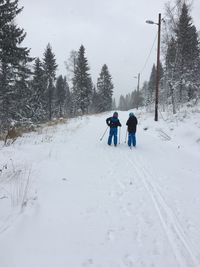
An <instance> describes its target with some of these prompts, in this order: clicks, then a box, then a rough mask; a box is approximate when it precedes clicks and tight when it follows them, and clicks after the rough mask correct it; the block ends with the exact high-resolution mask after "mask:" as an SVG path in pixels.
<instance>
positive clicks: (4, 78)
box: [0, 0, 32, 127]
mask: <svg viewBox="0 0 200 267" xmlns="http://www.w3.org/2000/svg"><path fill="white" fill-rule="evenodd" d="M21 11H22V8H18V0H15V1H6V0H1V1H0V121H1V126H2V127H7V125H8V124H9V120H11V119H13V118H14V116H15V113H16V112H19V110H17V107H16V103H17V101H19V99H18V98H17V97H18V94H15V86H16V87H18V84H19V83H18V82H19V81H20V83H21V84H22V83H23V87H24V88H25V87H26V79H27V77H26V73H27V72H28V67H27V63H28V62H31V61H32V59H31V58H30V57H29V49H28V48H26V47H22V42H23V40H24V38H25V36H26V34H25V33H24V30H23V29H20V28H19V27H18V26H17V25H16V24H15V18H16V16H17V15H18V14H19V13H20V12H21ZM16 83H17V84H16ZM18 89H19V88H18ZM23 104H25V103H23ZM18 107H19V106H18ZM20 107H21V105H20Z"/></svg>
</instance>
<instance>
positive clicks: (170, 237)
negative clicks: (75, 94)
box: [0, 117, 200, 267]
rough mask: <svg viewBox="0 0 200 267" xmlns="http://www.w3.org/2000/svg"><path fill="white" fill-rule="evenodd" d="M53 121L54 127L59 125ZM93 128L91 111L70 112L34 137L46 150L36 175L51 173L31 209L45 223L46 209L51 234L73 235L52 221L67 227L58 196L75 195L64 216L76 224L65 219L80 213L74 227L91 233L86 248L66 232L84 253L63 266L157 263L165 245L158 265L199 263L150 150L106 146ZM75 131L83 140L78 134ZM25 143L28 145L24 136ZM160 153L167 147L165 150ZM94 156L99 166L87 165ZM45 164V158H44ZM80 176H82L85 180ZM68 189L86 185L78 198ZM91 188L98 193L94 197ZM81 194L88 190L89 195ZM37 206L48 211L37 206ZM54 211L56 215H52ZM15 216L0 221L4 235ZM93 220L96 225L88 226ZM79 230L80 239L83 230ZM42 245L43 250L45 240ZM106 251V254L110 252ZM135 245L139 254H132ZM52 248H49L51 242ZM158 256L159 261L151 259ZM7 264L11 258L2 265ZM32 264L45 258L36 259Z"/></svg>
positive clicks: (114, 266)
mask: <svg viewBox="0 0 200 267" xmlns="http://www.w3.org/2000/svg"><path fill="white" fill-rule="evenodd" d="M86 126H87V127H88V128H89V129H88V128H87V127H86ZM58 129H59V131H58V132H56V130H58ZM90 131H91V132H92V131H93V125H92V124H90V119H89V118H87V117H86V118H85V119H83V120H81V121H80V120H78V119H77V120H75V122H74V123H72V125H71V124H70V125H64V126H61V127H55V128H51V130H50V131H49V132H48V131H47V132H46V135H45V137H44V136H40V139H39V140H38V137H35V145H36V146H37V145H38V146H40V145H41V143H42V145H44V149H43V150H44V152H43V157H44V158H42V155H41V162H39V161H40V157H39V159H37V161H38V165H35V166H36V167H37V168H38V167H39V168H40V169H39V170H38V175H39V176H40V178H42V177H43V178H45V181H44V183H45V182H47V181H48V183H49V185H50V186H49V187H47V189H46V188H45V187H44V188H42V189H41V191H40V192H39V201H41V199H42V202H40V203H38V201H37V203H38V206H37V205H36V207H39V208H38V210H37V208H36V207H35V208H36V213H37V212H38V214H39V215H40V216H39V215H38V216H39V217H38V216H37V220H41V222H40V224H41V225H42V226H43V227H44V226H45V223H43V222H42V220H44V219H46V218H45V216H47V219H48V221H49V222H50V226H51V227H50V229H51V230H53V233H52V236H53V237H54V238H55V237H56V238H57V235H61V236H62V234H63V236H65V235H69V236H73V234H75V233H76V232H75V231H74V229H71V230H72V233H70V229H69V231H68V230H67V229H66V230H65V231H64V233H62V229H57V228H56V227H57V225H56V220H57V221H58V222H59V223H60V225H61V226H62V225H63V227H64V225H65V224H64V220H65V219H66V217H64V218H63V216H66V214H65V210H67V209H68V208H69V207H70V205H69V204H68V203H66V207H65V206H64V205H63V206H61V202H65V201H66V202H67V201H72V202H73V201H75V200H76V202H77V203H75V205H74V207H76V205H77V208H78V213H79V214H76V213H73V212H72V214H69V215H70V216H72V221H69V224H68V226H69V227H73V225H72V224H71V225H70V223H73V219H80V222H79V223H78V222H76V224H75V225H76V226H74V227H80V228H81V227H83V228H84V227H86V225H88V226H87V227H88V228H86V229H85V231H86V233H85V234H86V235H88V236H89V238H88V239H87V241H88V244H86V247H84V248H81V247H78V245H77V248H76V247H75V244H76V243H77V244H78V242H79V241H78V240H77V239H75V240H74V241H73V240H71V242H72V244H71V246H72V248H70V250H71V251H72V252H73V253H75V254H76V250H78V251H79V252H80V254H81V255H80V259H76V260H75V259H74V262H73V263H72V262H70V263H69V265H67V267H68V266H69V267H90V266H94V267H127V266H128V267H142V266H143V267H149V266H152V267H153V266H155V267H161V265H160V263H161V259H160V258H159V257H162V255H164V253H165V248H166V249H167V246H169V248H170V250H169V249H167V251H166V253H168V254H167V255H170V253H171V254H173V256H172V257H171V259H170V260H169V261H167V262H166V263H165V259H163V263H162V264H163V266H165V267H168V266H169V265H170V263H171V266H172V264H176V265H173V267H179V266H180V267H198V266H200V262H199V261H198V259H197V257H198V253H199V252H198V248H195V246H194V244H193V243H192V241H191V240H189V237H188V236H187V233H186V232H185V230H184V227H183V226H182V225H181V223H180V221H179V219H178V217H177V216H176V214H175V212H174V211H173V208H172V207H170V204H169V203H168V202H167V199H166V198H165V195H164V191H163V190H162V188H161V186H160V185H158V182H157V181H158V180H159V179H158V177H157V172H156V171H155V168H153V167H154V166H152V165H150V164H149V163H148V158H147V157H146V156H150V153H151V152H149V154H142V150H140V146H139V147H137V148H136V149H132V150H129V148H128V147H127V144H126V145H124V144H123V143H121V144H120V145H119V146H118V147H116V148H115V147H113V146H111V147H108V146H107V145H106V141H105V140H106V139H107V135H106V136H105V137H104V138H105V139H104V142H100V143H97V142H96V141H95V134H96V135H97V134H98V128H96V129H95V132H94V133H93V138H92V139H91V140H89V139H88V138H87V137H88V132H90ZM160 132H161V133H162V136H161V137H164V139H165V140H170V138H169V137H168V136H167V135H166V134H165V135H163V132H162V131H160ZM65 133H67V134H65ZM107 134H108V133H107ZM145 134H146V133H145ZM140 135H141V139H142V137H144V133H143V132H141V133H140ZM142 135H143V136H142ZM80 137H81V140H79V138H80ZM41 138H42V139H41ZM148 138H149V139H148V142H149V143H151V142H152V143H154V142H153V141H152V140H153V138H154V137H153V136H151V135H149V137H148ZM75 140H77V141H75ZM15 145H17V143H16V144H15ZM21 145H22V144H21ZM23 145H26V142H24V144H23ZM45 149H46V150H45ZM157 149H158V150H160V151H162V149H163V148H159V144H158V146H157ZM70 151H76V153H72V154H70ZM84 151H85V153H86V152H87V153H86V155H87V157H88V158H85V157H84V154H85V153H84ZM98 153H99V154H98ZM162 153H163V154H164V152H162ZM145 155H146V156H145ZM65 158H66V159H68V161H67V160H66V163H65V161H64V160H63V159H65ZM44 159H45V160H44ZM76 160H77V162H78V163H79V164H80V166H79V164H78V168H80V169H81V170H78V169H77V168H76V169H73V168H74V166H76V165H73V164H75V162H76ZM92 160H93V162H94V163H98V164H97V165H95V166H94V168H95V167H96V168H97V167H98V166H99V167H98V168H99V169H97V170H96V172H95V171H92V167H93V166H91V165H90V162H92ZM43 161H44V162H43ZM49 162H50V163H49ZM47 163H48V164H47ZM45 164H47V165H46V166H45ZM86 164H88V165H86ZM43 165H44V166H43ZM45 167H46V168H45ZM48 168H50V170H48ZM54 172H55V175H56V172H58V173H59V175H61V176H60V177H57V179H55V178H54ZM73 172H74V173H75V174H74V176H73V177H70V174H71V175H72V174H73ZM50 173H51V174H52V175H51V176H50V175H49V174H50ZM36 174H37V172H36ZM78 174H80V177H77V176H78ZM47 175H49V176H50V179H49V180H48V179H46V176H47ZM82 175H83V177H82ZM72 178H73V179H72ZM82 178H84V179H85V183H84V181H82ZM51 187H53V188H54V187H55V190H60V191H59V193H58V192H57V191H54V193H53V191H52V192H51V194H50V195H48V190H49V189H51ZM78 187H82V188H78ZM77 189H78V190H77ZM70 190H72V193H77V194H79V193H80V192H81V191H83V192H84V193H83V194H86V192H88V195H87V194H86V195H83V196H80V197H79V196H77V199H76V198H75V197H74V196H73V198H70V195H69V196H68V194H70ZM73 190H74V191H73ZM93 191H94V192H93ZM95 194H96V198H95V199H92V197H94V196H95ZM65 195H67V197H66V196H65ZM52 196H53V199H52ZM85 197H88V199H89V201H88V203H87V200H85ZM100 198H103V199H100ZM92 200H93V201H92ZM48 203H49V206H50V205H51V207H50V209H49V213H48V206H47V205H48ZM67 204H68V205H67ZM41 212H44V213H45V214H43V213H42V214H41ZM154 212H155V213H154ZM54 215H55V216H57V217H56V218H54V217H53V216H54ZM73 216H75V217H73ZM98 218H99V219H100V220H102V223H101V221H100V222H99V221H98ZM37 220H36V226H37V223H38V221H37ZM44 222H45V221H44ZM12 223H13V220H12V221H11V220H10V223H9V224H7V225H6V224H5V225H4V226H3V228H2V229H1V231H3V232H4V234H5V235H6V233H5V230H6V229H8V228H9V227H10V225H11V224H12ZM81 223H83V226H82V225H80V224H81ZM43 224H44V225H43ZM53 227H54V228H53ZM89 227H91V229H89ZM93 227H94V229H92V228H93ZM95 227H96V228H98V231H99V233H95V232H94V230H95ZM26 228H27V227H26ZM156 228H158V234H159V235H160V236H159V235H158V236H156V233H155V232H154V231H155V229H156ZM44 230H45V229H44ZM63 230H64V229H63ZM26 231H27V233H28V234H29V229H26ZM77 231H79V232H80V229H78V228H77ZM148 231H151V232H150V236H148V235H147V233H148ZM56 232H57V233H56ZM80 233H81V232H80ZM25 234H26V233H25ZM41 234H43V233H41ZM46 234H48V233H46ZM94 234H98V235H97V237H96V240H95V237H94V236H93V235H94ZM76 235H77V233H76ZM90 235H91V236H90ZM44 236H45V235H44ZM81 237H82V238H83V240H84V237H83V236H81ZM65 238H66V237H65ZM74 238H75V237H74ZM76 238H77V237H76ZM160 240H161V241H160ZM164 240H167V242H168V244H165V243H164ZM145 241H148V242H149V244H150V246H151V247H145V244H144V242H145ZM24 242H25V241H24ZM34 242H36V241H34ZM150 242H152V243H150ZM159 242H161V244H162V246H164V247H163V248H162V249H161V248H159V246H160V243H159ZM36 244H37V242H36ZM42 244H45V245H47V246H48V240H47V241H46V242H45V240H44V241H43V242H42ZM63 244H64V243H63ZM80 244H81V243H80ZM80 244H79V246H80ZM126 245H127V247H126ZM61 246H62V243H61V244H58V248H60V249H61V250H63V248H62V247H61ZM73 249H74V250H73ZM46 250H47V251H48V248H46ZM81 251H82V253H81ZM110 251H111V255H109V252H110ZM112 251H113V252H112ZM170 251H171V252H170ZM98 252H99V255H98ZM135 252H137V253H138V254H135ZM145 252H148V256H152V257H153V258H151V257H150V258H149V259H148V256H146V255H145ZM50 253H51V249H49V254H50ZM57 253H58V252H57ZM0 255H1V253H0ZM102 255H103V257H102ZM58 256H62V252H60V255H59V253H58ZM144 256H146V259H145V258H144ZM49 257H50V258H52V255H49ZM157 257H158V259H160V262H156V259H157ZM16 258H17V256H16ZM63 261H64V260H63ZM61 262H62V261H61ZM26 264H27V262H26V263H25V265H24V266H21V265H20V264H19V265H16V267H25V266H27V265H26ZM49 264H50V265H49V266H54V265H53V263H49ZM65 264H66V263H63V264H61V265H60V266H58V267H62V266H63V267H64V266H66V265H65ZM167 264H169V265H167ZM30 266H31V267H32V266H34V265H30ZM35 266H36V265H35ZM49 266H47V267H49ZM163 266H162V267H163ZM2 267H4V266H2ZM6 267H13V266H12V265H6ZM37 267H43V266H42V265H40V266H38V265H37Z"/></svg>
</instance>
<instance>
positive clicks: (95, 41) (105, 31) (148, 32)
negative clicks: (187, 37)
mask: <svg viewBox="0 0 200 267" xmlns="http://www.w3.org/2000/svg"><path fill="white" fill-rule="evenodd" d="M170 2H171V3H172V6H173V5H174V1H173V0H171V1H170ZM165 3H166V1H165V0H137V1H136V0H56V1H55V0H20V1H19V6H24V10H23V11H22V13H21V14H20V15H18V18H17V23H18V24H19V26H20V27H22V28H24V29H25V31H26V32H27V36H26V39H25V41H24V43H23V45H25V46H27V47H29V48H31V55H32V56H35V57H40V58H42V57H43V53H44V50H45V48H46V46H47V43H50V44H51V46H52V49H53V52H54V53H55V55H56V59H57V63H58V65H59V69H58V74H63V75H66V70H65V65H64V61H65V60H66V59H67V58H68V57H69V54H70V51H71V50H78V49H79V47H80V45H81V44H83V45H84V46H85V49H86V57H87V59H88V62H89V66H90V69H91V70H90V72H91V74H92V78H93V82H94V83H96V80H97V77H98V75H99V73H100V70H101V67H102V65H103V64H107V65H108V68H109V70H110V73H111V75H112V77H113V82H114V86H115V90H114V96H115V97H116V98H117V99H118V98H119V95H120V94H123V95H125V94H126V93H129V92H131V91H132V90H133V89H135V88H136V86H137V79H135V78H134V76H137V74H138V73H139V72H141V70H142V69H143V67H144V65H145V62H146V59H147V57H148V55H149V52H150V49H151V47H152V44H153V41H154V39H155V37H156V34H157V26H156V25H149V24H146V23H145V21H146V20H147V19H151V20H154V21H155V22H157V21H158V13H159V12H160V13H162V15H163V16H164V5H165ZM199 13H200V0H193V9H192V14H191V15H192V17H193V19H194V23H195V25H196V27H197V29H198V30H200V16H199ZM154 62H156V43H155V46H154V48H153V50H152V53H151V56H150V58H149V61H148V64H147V65H146V67H145V69H144V70H143V71H142V73H141V84H142V82H143V81H144V80H147V79H149V76H150V72H151V68H152V65H153V63H154Z"/></svg>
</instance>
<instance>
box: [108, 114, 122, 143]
mask: <svg viewBox="0 0 200 267" xmlns="http://www.w3.org/2000/svg"><path fill="white" fill-rule="evenodd" d="M106 123H107V125H108V126H109V127H110V132H109V137H108V145H109V146H110V145H111V143H112V138H113V136H114V145H115V146H117V127H118V126H119V127H121V126H122V125H121V123H120V121H119V119H118V113H117V112H114V113H113V116H112V117H109V118H107V119H106Z"/></svg>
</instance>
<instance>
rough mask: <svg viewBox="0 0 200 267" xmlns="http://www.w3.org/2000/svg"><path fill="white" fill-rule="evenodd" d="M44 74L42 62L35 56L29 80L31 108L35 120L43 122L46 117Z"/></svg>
mask: <svg viewBox="0 0 200 267" xmlns="http://www.w3.org/2000/svg"><path fill="white" fill-rule="evenodd" d="M45 90H46V86H45V76H44V70H43V65H42V62H41V60H40V59H39V58H36V60H35V63H34V66H33V79H32V82H31V99H30V102H31V109H32V118H33V121H35V122H43V121H45V119H46V117H47V110H46V105H45V103H46V95H45Z"/></svg>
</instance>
